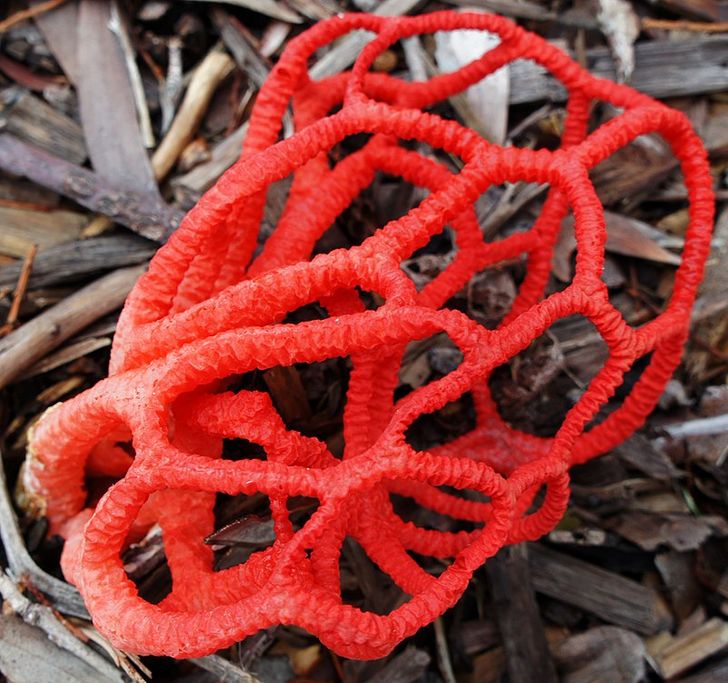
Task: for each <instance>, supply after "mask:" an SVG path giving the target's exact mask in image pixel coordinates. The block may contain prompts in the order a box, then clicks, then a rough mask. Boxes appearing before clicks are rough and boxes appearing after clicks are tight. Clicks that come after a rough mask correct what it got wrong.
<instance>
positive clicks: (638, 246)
mask: <svg viewBox="0 0 728 683" xmlns="http://www.w3.org/2000/svg"><path fill="white" fill-rule="evenodd" d="M604 218H605V220H606V223H607V250H608V251H611V252H614V253H615V254H622V255H623V256H631V257H633V258H641V259H645V260H647V261H653V262H655V263H666V264H668V265H671V266H678V265H680V256H678V255H677V254H674V253H672V252H671V251H668V250H667V249H666V248H665V246H664V245H669V246H670V247H679V246H681V245H682V241H681V240H680V239H679V238H675V237H672V236H670V235H665V234H664V233H662V232H660V231H659V230H657V229H656V228H653V227H652V226H651V225H648V224H647V223H644V222H642V221H638V220H637V219H635V218H631V217H629V216H624V215H622V214H618V213H613V212H611V211H605V212H604ZM575 249H576V239H575V237H574V219H573V217H571V216H568V217H567V218H565V219H564V222H563V223H562V227H561V234H560V236H559V240H558V242H557V243H556V246H555V247H554V255H553V260H552V265H553V270H554V275H556V277H557V278H559V280H561V281H562V282H568V281H569V280H570V279H571V256H572V254H573V253H574V250H575Z"/></svg>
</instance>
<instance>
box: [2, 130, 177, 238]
mask: <svg viewBox="0 0 728 683" xmlns="http://www.w3.org/2000/svg"><path fill="white" fill-rule="evenodd" d="M0 169H2V170H4V171H6V172H8V173H12V174H13V175H16V176H25V177H26V178H28V179H29V180H32V181H33V182H35V183H37V184H38V185H42V186H43V187H46V188H48V189H50V190H54V191H55V192H58V193H59V194H62V195H64V196H66V197H68V198H69V199H72V200H74V201H75V202H77V203H78V204H81V206H85V207H86V208H88V209H91V210H92V211H95V212H97V213H100V214H103V215H105V216H108V217H109V218H111V219H112V220H114V221H115V222H117V223H121V224H122V225H125V226H126V227H128V228H130V229H131V230H133V231H134V232H137V233H139V234H140V235H142V236H144V237H147V238H148V239H152V240H155V241H164V240H165V239H166V238H167V237H168V236H169V235H170V234H171V233H172V231H173V230H175V228H176V227H177V226H178V225H179V223H180V221H181V220H182V217H183V215H184V214H183V213H182V212H181V211H179V210H177V209H175V208H173V207H171V206H169V205H167V204H165V203H164V202H163V201H162V200H161V199H160V198H159V196H158V195H157V194H156V193H146V194H144V193H138V192H133V191H126V190H121V189H119V188H118V187H117V186H115V185H114V184H113V183H109V182H107V181H105V180H104V179H103V178H102V177H101V176H99V175H98V174H96V173H92V172H91V171H89V170H87V169H85V168H82V167H80V166H76V165H74V164H71V163H68V162H67V161H65V160H64V159H60V158H59V157H55V156H53V155H51V154H48V152H45V151H43V150H41V149H38V148H37V147H34V146H32V145H29V144H28V143H25V142H23V141H22V140H19V139H18V138H16V137H14V136H12V135H9V134H8V133H0Z"/></svg>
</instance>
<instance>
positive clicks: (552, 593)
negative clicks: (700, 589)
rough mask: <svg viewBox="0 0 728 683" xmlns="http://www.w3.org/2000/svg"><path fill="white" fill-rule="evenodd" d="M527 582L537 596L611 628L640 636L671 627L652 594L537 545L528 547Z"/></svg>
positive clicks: (620, 578) (663, 607)
mask: <svg viewBox="0 0 728 683" xmlns="http://www.w3.org/2000/svg"><path fill="white" fill-rule="evenodd" d="M529 561H530V566H531V580H532V582H533V586H534V588H535V589H536V591H537V592H539V593H543V594H544V595H548V596H549V597H552V598H555V599H556V600H561V601H562V602H566V603H568V604H570V605H574V606H576V607H580V608H581V609H583V610H585V611H587V612H590V613H592V614H594V615H596V616H598V617H599V618H600V619H603V620H604V621H606V622H607V623H609V624H614V625H615V626H623V627H624V628H627V629H629V630H632V631H636V632H637V633H642V634H648V635H649V634H652V633H656V632H657V631H660V630H662V629H665V628H669V627H670V625H671V624H672V617H671V616H670V613H669V612H668V610H667V607H666V606H665V603H664V602H663V600H662V598H661V597H660V596H659V595H658V594H657V592H656V591H654V590H652V589H650V588H646V587H645V586H642V585H641V584H639V583H637V582H636V581H632V580H630V579H626V578H624V577H623V576H620V575H618V574H613V573H612V572H608V571H605V570H604V569H600V568H599V567H595V566H594V565H592V564H589V563H588V562H584V561H582V560H578V559H576V558H574V557H571V556H570V555H565V554H563V553H559V552H556V551H554V550H551V549H550V548H547V547H545V546H543V545H540V544H531V545H530V546H529Z"/></svg>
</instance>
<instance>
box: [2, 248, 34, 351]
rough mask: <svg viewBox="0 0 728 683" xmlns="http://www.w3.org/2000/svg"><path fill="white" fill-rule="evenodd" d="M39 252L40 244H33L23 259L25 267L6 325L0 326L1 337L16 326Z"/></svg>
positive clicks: (19, 278)
mask: <svg viewBox="0 0 728 683" xmlns="http://www.w3.org/2000/svg"><path fill="white" fill-rule="evenodd" d="M37 253H38V245H37V244H33V245H32V246H31V247H30V249H29V250H28V253H27V255H26V257H25V259H24V260H23V267H22V269H21V271H20V275H19V276H18V284H17V286H16V287H15V293H14V294H13V302H12V304H10V311H9V312H8V317H7V320H6V321H5V325H3V327H2V328H0V337H2V336H4V335H5V334H7V332H10V330H12V329H13V327H15V323H16V322H17V320H18V313H19V312H20V304H21V303H22V301H23V297H24V296H25V290H26V289H27V288H28V280H30V271H31V270H32V269H33V261H34V260H35V255H36V254H37Z"/></svg>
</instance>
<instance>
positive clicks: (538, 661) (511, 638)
mask: <svg viewBox="0 0 728 683" xmlns="http://www.w3.org/2000/svg"><path fill="white" fill-rule="evenodd" d="M485 569H486V573H487V574H488V581H489V584H490V591H491V596H492V598H493V603H494V605H495V617H496V621H497V622H498V628H499V630H500V634H501V641H502V643H503V649H504V650H505V653H506V667H507V669H508V676H509V678H510V680H512V681H522V682H523V683H528V682H529V681H532V682H533V683H551V682H553V683H556V681H557V678H556V669H555V668H554V663H553V661H552V659H551V655H550V653H549V649H548V643H547V642H546V636H545V634H544V628H543V622H542V621H541V616H540V614H539V611H538V605H537V604H536V598H535V595H534V593H533V586H532V584H531V573H530V571H529V567H528V546H527V545H526V544H525V543H521V544H518V545H514V546H509V547H506V548H503V549H502V550H500V551H499V552H498V554H497V555H496V556H495V557H492V558H491V559H490V560H488V562H486V564H485Z"/></svg>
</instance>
